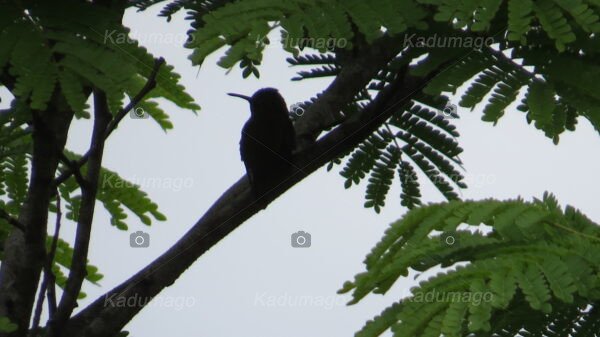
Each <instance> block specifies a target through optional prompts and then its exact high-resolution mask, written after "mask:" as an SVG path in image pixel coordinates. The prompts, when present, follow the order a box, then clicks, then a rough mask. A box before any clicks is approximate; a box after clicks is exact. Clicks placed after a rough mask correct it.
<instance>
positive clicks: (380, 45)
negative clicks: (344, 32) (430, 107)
mask: <svg viewBox="0 0 600 337" xmlns="http://www.w3.org/2000/svg"><path fill="white" fill-rule="evenodd" d="M402 49H403V43H402V40H401V39H400V36H397V37H389V36H384V37H382V38H380V39H378V40H377V41H376V42H374V43H373V44H371V45H369V46H368V47H367V48H364V49H361V50H358V51H356V52H357V53H358V54H357V55H356V56H354V57H349V58H347V59H345V61H344V64H343V67H342V70H341V71H340V73H339V74H338V75H337V76H336V77H335V79H334V80H333V82H332V83H331V84H330V85H329V87H327V89H326V90H325V91H324V92H323V94H322V95H320V96H319V99H318V100H317V101H315V102H314V103H313V104H311V106H310V107H309V108H308V109H307V110H306V112H305V113H304V114H303V115H302V118H300V119H299V120H298V121H297V122H296V124H295V128H296V134H297V135H298V141H299V147H300V149H303V148H304V147H306V146H308V145H310V144H312V142H313V141H314V140H315V139H316V138H317V136H318V135H319V133H320V132H321V131H322V130H326V129H328V128H330V127H332V126H335V125H337V124H339V123H340V122H341V120H342V119H343V117H342V116H341V115H340V113H339V112H340V111H341V107H343V106H344V105H345V104H347V103H348V102H351V101H352V100H353V98H354V96H356V94H357V93H358V92H359V91H360V90H362V89H363V88H365V87H366V86H367V84H368V83H369V82H370V81H371V79H372V78H373V77H374V76H375V75H376V74H377V72H378V71H379V70H381V69H382V68H383V67H384V66H385V65H386V64H387V63H388V62H389V61H390V60H391V59H392V58H393V57H394V56H396V55H398V54H399V53H400V51H402Z"/></svg>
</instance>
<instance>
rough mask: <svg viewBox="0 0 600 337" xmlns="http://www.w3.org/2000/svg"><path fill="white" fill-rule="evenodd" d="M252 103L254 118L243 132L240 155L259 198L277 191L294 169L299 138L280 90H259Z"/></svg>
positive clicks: (252, 117) (251, 100)
mask: <svg viewBox="0 0 600 337" xmlns="http://www.w3.org/2000/svg"><path fill="white" fill-rule="evenodd" d="M230 95H232V96H236V97H241V98H244V99H246V100H248V101H249V102H250V111H251V116H250V119H249V120H248V121H247V122H246V124H245V125H244V128H243V129H242V137H241V140H240V155H241V157H242V161H243V162H244V165H245V166H246V172H247V173H248V178H249V180H250V184H251V186H252V190H253V192H254V194H255V196H256V197H262V196H264V195H265V194H266V193H268V192H269V191H270V190H272V189H273V188H275V187H276V186H277V184H278V183H279V182H280V180H281V178H282V177H284V176H285V175H286V174H287V173H289V172H290V170H291V169H292V167H293V166H292V152H293V150H294V148H295V139H296V135H295V132H294V126H293V125H292V122H291V120H290V118H289V112H288V109H287V105H286V104H285V100H284V99H283V97H282V96H281V95H280V94H279V92H278V91H277V90H276V89H273V88H265V89H261V90H258V91H257V92H256V93H255V94H254V95H252V97H247V96H243V95H238V94H230Z"/></svg>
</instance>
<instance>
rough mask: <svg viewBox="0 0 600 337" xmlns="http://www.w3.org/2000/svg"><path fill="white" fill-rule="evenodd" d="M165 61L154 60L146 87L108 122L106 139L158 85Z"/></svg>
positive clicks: (57, 182) (64, 177)
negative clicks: (157, 80) (159, 72)
mask: <svg viewBox="0 0 600 337" xmlns="http://www.w3.org/2000/svg"><path fill="white" fill-rule="evenodd" d="M164 63H165V59H164V58H162V57H160V58H157V59H155V60H154V67H153V68H152V72H151V73H150V75H149V76H148V80H147V82H146V84H145V85H144V87H142V89H141V90H140V92H138V94H137V95H135V96H134V97H133V98H132V99H131V101H129V103H128V104H127V105H126V106H124V107H123V108H121V110H119V111H118V112H117V114H116V115H115V117H114V118H113V120H112V121H111V122H110V123H109V124H108V126H107V128H106V131H105V132H104V139H105V140H106V138H108V137H109V136H110V134H111V133H112V132H113V131H114V130H115V129H116V128H117V127H118V126H119V123H120V122H121V120H123V118H124V117H125V116H126V115H127V114H128V113H129V111H131V109H133V108H134V107H135V106H136V105H138V104H139V103H140V102H141V101H142V100H143V99H144V97H146V95H148V93H149V92H150V91H151V90H152V89H154V88H155V87H156V76H157V75H158V71H159V70H160V67H161V66H162V65H163V64H164ZM89 157H90V152H89V151H88V152H86V153H85V154H84V155H83V156H82V157H81V158H79V160H78V161H76V162H74V163H73V164H72V167H69V169H68V170H66V171H64V172H63V173H62V174H61V175H59V176H58V177H57V178H56V179H55V181H54V186H58V185H60V184H62V183H64V182H65V181H66V180H67V179H69V178H70V177H71V176H72V175H73V174H74V173H75V172H76V170H77V169H79V168H81V167H82V166H83V165H85V163H86V162H87V161H88V160H89Z"/></svg>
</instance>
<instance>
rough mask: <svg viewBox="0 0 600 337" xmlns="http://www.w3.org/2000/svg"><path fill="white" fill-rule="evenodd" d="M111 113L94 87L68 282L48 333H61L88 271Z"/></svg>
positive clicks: (75, 304) (58, 334) (105, 99)
mask: <svg viewBox="0 0 600 337" xmlns="http://www.w3.org/2000/svg"><path fill="white" fill-rule="evenodd" d="M111 117H112V116H111V114H110V112H109V108H108V101H107V98H106V94H105V93H104V92H102V91H100V90H94V128H93V131H92V140H91V144H90V149H89V150H88V153H89V156H88V158H89V160H88V165H87V174H86V177H85V180H84V181H83V184H82V186H81V206H80V208H79V214H78V221H77V232H76V236H75V245H74V247H73V258H72V260H71V267H70V272H69V277H68V279H67V284H66V286H65V289H64V292H63V295H62V297H61V299H60V303H59V305H58V307H57V309H56V313H55V315H54V317H52V318H51V319H50V320H49V324H48V329H49V330H48V335H49V336H60V331H61V330H62V327H63V326H64V324H65V322H66V321H67V320H68V319H69V317H70V316H71V313H72V312H73V309H74V308H75V307H76V306H77V296H78V295H79V292H80V290H81V285H82V283H83V280H84V279H85V276H86V274H87V271H86V266H87V257H88V248H89V243H90V233H91V231H92V221H93V219H94V208H95V205H96V193H97V190H98V180H99V178H100V171H101V169H102V156H103V154H104V143H105V141H106V135H107V134H108V133H107V131H108V130H109V129H108V127H109V126H110V125H111V124H112V125H116V124H117V123H118V122H117V123H111ZM75 170H77V169H75Z"/></svg>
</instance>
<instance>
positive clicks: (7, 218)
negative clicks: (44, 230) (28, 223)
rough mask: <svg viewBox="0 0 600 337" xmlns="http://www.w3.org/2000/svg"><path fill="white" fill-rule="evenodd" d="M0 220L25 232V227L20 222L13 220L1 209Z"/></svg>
mask: <svg viewBox="0 0 600 337" xmlns="http://www.w3.org/2000/svg"><path fill="white" fill-rule="evenodd" d="M0 218H3V219H4V220H6V221H7V222H8V223H9V224H11V225H13V226H15V227H16V228H18V229H20V230H21V231H22V232H25V226H24V225H23V224H22V223H21V222H19V220H17V219H15V218H13V217H12V216H11V215H10V214H8V212H6V211H5V210H4V209H2V208H0Z"/></svg>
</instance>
